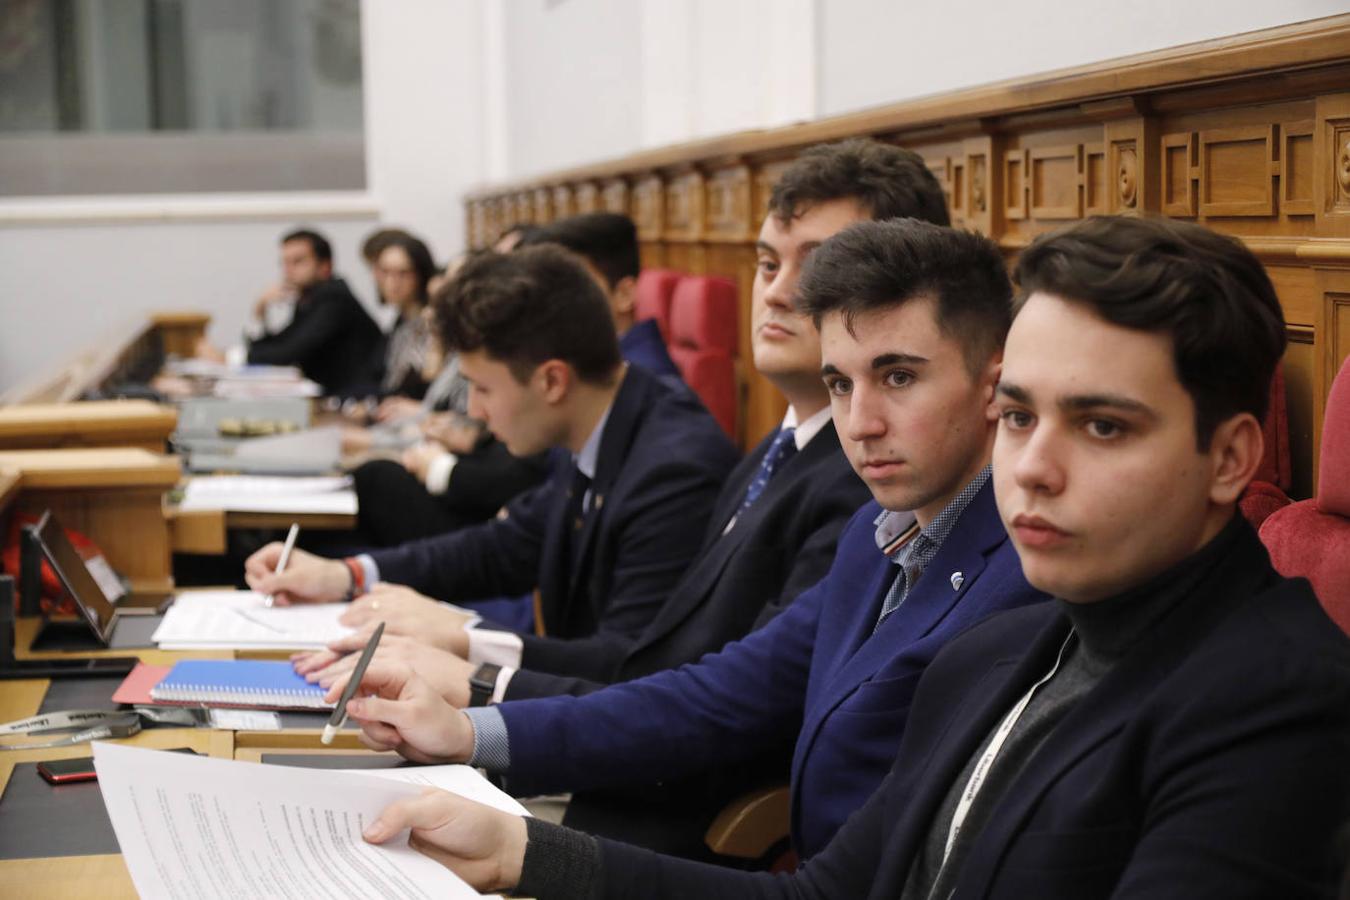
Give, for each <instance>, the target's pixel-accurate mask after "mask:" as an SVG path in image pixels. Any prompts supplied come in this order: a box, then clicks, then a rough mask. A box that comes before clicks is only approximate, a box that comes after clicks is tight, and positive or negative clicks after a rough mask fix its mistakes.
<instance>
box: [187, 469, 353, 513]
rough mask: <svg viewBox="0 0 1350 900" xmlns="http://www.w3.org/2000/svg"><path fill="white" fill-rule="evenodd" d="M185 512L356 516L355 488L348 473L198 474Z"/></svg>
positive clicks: (192, 485) (191, 484)
mask: <svg viewBox="0 0 1350 900" xmlns="http://www.w3.org/2000/svg"><path fill="white" fill-rule="evenodd" d="M178 508H179V509H181V510H184V511H189V512H190V511H193V510H202V509H221V510H225V511H227V512H275V513H296V514H306V513H308V514H330V515H348V516H354V515H356V509H357V505H356V491H355V490H353V489H352V480H351V478H349V477H345V476H314V477H307V476H295V477H280V476H265V475H198V476H195V477H193V478H191V479H190V480H189V481H188V483H187V487H186V488H184V490H183V499H182V501H181V502H180V503H179V504H178Z"/></svg>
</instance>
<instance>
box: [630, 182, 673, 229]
mask: <svg viewBox="0 0 1350 900" xmlns="http://www.w3.org/2000/svg"><path fill="white" fill-rule="evenodd" d="M629 215H631V216H632V217H633V222H634V223H635V224H636V225H637V232H638V237H639V238H641V239H642V240H644V241H655V240H660V239H661V238H662V237H664V236H665V232H664V229H665V219H666V186H665V184H663V183H662V181H661V176H660V175H647V176H645V177H644V178H641V179H639V180H638V182H637V183H636V184H635V185H633V210H632V212H631V213H629Z"/></svg>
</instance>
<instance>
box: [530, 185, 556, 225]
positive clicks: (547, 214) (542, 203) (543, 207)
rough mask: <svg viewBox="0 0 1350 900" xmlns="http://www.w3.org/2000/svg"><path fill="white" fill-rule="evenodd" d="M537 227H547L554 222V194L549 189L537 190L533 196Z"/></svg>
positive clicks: (534, 219) (534, 220)
mask: <svg viewBox="0 0 1350 900" xmlns="http://www.w3.org/2000/svg"><path fill="white" fill-rule="evenodd" d="M531 199H532V203H533V207H534V218H533V219H532V220H531V221H533V222H534V223H535V224H536V225H547V224H548V223H549V222H552V221H553V192H552V191H550V190H549V189H548V188H537V189H536V190H535V191H534V192H533V193H532V195H531Z"/></svg>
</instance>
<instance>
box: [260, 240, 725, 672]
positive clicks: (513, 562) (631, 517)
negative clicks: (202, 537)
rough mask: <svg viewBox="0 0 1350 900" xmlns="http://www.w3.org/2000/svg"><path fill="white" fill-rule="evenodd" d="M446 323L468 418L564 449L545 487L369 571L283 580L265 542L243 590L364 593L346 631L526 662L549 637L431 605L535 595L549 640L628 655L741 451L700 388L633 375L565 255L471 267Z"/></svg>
mask: <svg viewBox="0 0 1350 900" xmlns="http://www.w3.org/2000/svg"><path fill="white" fill-rule="evenodd" d="M437 312H438V315H437V318H438V322H439V324H440V327H441V329H442V337H443V339H444V342H445V344H446V345H447V346H448V347H449V348H450V349H452V350H455V351H456V352H458V353H459V359H460V370H461V372H462V374H463V375H464V376H465V378H467V379H468V381H469V382H470V383H471V388H470V400H469V412H470V414H471V415H472V416H474V417H475V418H478V419H481V420H482V421H484V422H486V424H487V427H488V428H489V429H491V430H492V432H493V434H495V435H496V436H497V437H498V439H500V440H501V441H502V443H504V444H505V445H506V447H507V448H508V449H509V450H510V451H511V452H512V453H515V454H517V455H526V454H531V453H537V452H540V451H542V450H545V449H547V448H550V447H554V448H561V449H560V450H559V451H555V457H556V461H555V467H554V471H553V474H552V475H551V476H550V479H549V480H548V481H547V482H546V483H545V484H544V485H543V486H541V487H540V488H538V489H536V490H534V491H531V492H530V493H528V494H526V495H524V496H522V497H519V498H517V499H516V500H514V501H512V502H511V503H510V504H509V505H508V507H507V515H506V516H504V517H502V518H500V519H497V520H494V521H492V522H487V523H484V524H482V525H479V526H475V527H473V528H468V529H464V530H461V531H458V532H455V533H453V534H449V535H443V536H438V537H433V538H428V539H425V540H422V541H417V542H413V543H410V544H405V545H403V546H401V547H396V548H391V549H387V550H378V551H375V552H372V553H371V554H369V555H367V556H363V557H362V558H360V559H349V560H345V561H343V560H323V559H320V558H318V557H315V556H312V555H310V554H305V553H299V552H297V553H294V554H292V556H291V559H290V563H289V565H288V567H287V569H286V571H285V572H284V573H282V574H280V575H275V574H273V570H274V569H275V563H276V559H277V557H278V556H279V552H280V551H279V545H277V544H272V545H269V546H268V547H265V548H263V549H262V550H260V551H258V553H256V554H254V555H253V556H252V557H250V559H249V560H248V563H247V566H246V576H247V578H248V580H249V582H250V583H251V584H253V585H254V586H255V587H256V588H257V589H259V590H262V591H266V592H268V593H274V594H276V595H277V596H278V598H279V599H281V600H282V601H283V602H288V601H290V602H306V601H331V600H338V599H341V598H343V597H344V596H351V595H353V594H364V596H362V597H361V598H360V599H359V600H357V601H356V602H355V603H353V605H352V608H351V609H350V610H349V611H348V612H347V613H346V615H345V616H344V621H345V622H346V623H347V624H349V625H354V626H361V625H368V626H369V627H368V629H367V630H369V628H373V627H374V626H373V620H376V619H378V620H380V621H383V622H385V623H386V632H387V633H388V634H391V635H410V634H416V635H417V636H418V637H419V638H420V639H422V640H425V641H427V642H429V643H432V644H434V645H437V646H441V647H444V648H445V649H449V650H454V651H458V652H460V653H468V652H469V648H470V647H472V646H475V645H477V644H479V643H480V642H481V643H482V644H483V645H488V646H494V645H503V644H506V645H514V646H516V647H518V648H522V653H523V661H524V663H525V665H529V664H530V661H531V656H532V655H533V654H534V653H536V652H541V653H548V652H549V646H550V645H549V643H548V640H547V639H544V638H539V637H536V636H535V635H532V634H525V635H517V634H513V633H509V632H503V631H494V630H489V629H486V628H466V627H465V626H466V625H469V624H471V617H470V616H468V615H467V614H466V613H464V612H463V611H462V610H457V609H455V608H452V607H449V606H446V605H444V604H440V603H436V602H434V601H433V600H431V599H430V597H428V596H426V595H430V596H433V597H437V598H441V599H445V600H455V601H464V600H473V599H476V598H486V597H497V596H503V595H516V594H520V593H523V592H525V591H528V590H530V589H531V588H533V587H535V586H537V587H538V591H539V598H540V600H539V616H540V618H541V620H542V623H543V625H544V626H545V629H546V631H547V633H548V634H550V635H556V636H558V637H562V638H571V639H582V638H592V639H593V640H592V641H591V644H590V645H589V646H590V652H592V653H593V654H596V655H597V656H601V655H607V656H609V657H611V658H617V657H620V656H622V654H623V653H624V651H625V650H626V648H627V647H628V646H629V645H631V643H632V642H633V641H634V640H636V639H637V637H638V636H639V635H640V634H641V633H642V631H643V629H644V628H646V626H647V625H648V624H649V623H650V622H651V620H652V619H653V617H654V616H655V615H656V614H657V612H658V611H659V610H660V607H661V605H662V603H663V602H664V601H665V598H666V596H667V595H668V593H669V591H670V588H671V586H672V585H673V584H674V583H675V582H676V580H678V578H679V576H680V575H681V574H682V573H683V572H684V570H685V568H686V567H687V565H688V564H689V561H690V559H691V558H692V557H693V556H694V554H695V553H696V552H697V550H698V544H699V534H700V531H701V528H702V526H703V524H704V522H705V521H706V517H707V515H708V512H709V510H710V509H711V506H712V502H713V500H714V499H715V497H716V495H717V492H718V490H719V488H720V487H721V483H722V481H723V480H724V479H725V477H726V474H727V473H728V472H729V471H730V469H731V468H732V466H733V465H734V463H735V460H736V453H735V450H734V448H733V447H732V446H731V444H730V442H729V441H728V440H727V439H726V436H725V435H724V434H723V433H722V431H721V429H720V427H719V426H718V425H717V423H716V422H715V421H714V420H713V418H712V417H711V416H710V415H708V413H707V412H706V411H705V410H704V409H703V407H702V406H701V405H700V404H699V403H698V401H697V399H695V398H694V397H693V396H692V395H691V394H690V393H689V392H688V391H685V390H683V389H677V388H674V387H671V386H669V385H667V384H665V383H663V382H661V381H660V380H658V379H656V378H654V377H652V376H650V375H647V374H646V373H645V372H643V371H642V370H640V369H638V368H637V367H634V366H628V365H627V364H625V363H624V362H623V361H622V359H621V358H620V356H619V350H618V341H617V338H616V336H615V333H614V323H613V321H612V319H611V318H610V314H609V310H608V305H607V303H606V301H605V297H604V295H603V292H602V291H601V289H600V287H599V285H598V284H597V283H596V282H595V280H594V279H593V278H592V277H591V276H590V274H589V273H587V271H586V270H585V268H584V267H583V265H582V263H581V262H580V261H579V260H578V259H577V257H575V256H574V255H572V254H570V253H568V252H567V251H565V250H562V249H561V248H557V247H530V248H525V249H523V250H518V251H516V252H515V253H513V254H511V255H509V256H502V255H496V254H491V255H488V256H484V257H480V258H478V259H475V260H472V261H470V262H469V263H468V264H466V266H465V267H464V269H462V270H461V272H460V273H459V275H458V276H457V277H456V278H455V280H454V281H453V282H452V283H451V284H450V286H449V287H448V288H447V289H446V291H445V292H444V293H442V294H441V295H439V299H438V310H437ZM522 645H523V647H522Z"/></svg>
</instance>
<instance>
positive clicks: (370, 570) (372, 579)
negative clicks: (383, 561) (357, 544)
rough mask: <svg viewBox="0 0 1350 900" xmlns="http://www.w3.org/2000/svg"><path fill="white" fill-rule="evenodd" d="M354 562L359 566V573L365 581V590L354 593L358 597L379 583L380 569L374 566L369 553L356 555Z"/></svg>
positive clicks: (373, 560) (373, 558)
mask: <svg viewBox="0 0 1350 900" xmlns="http://www.w3.org/2000/svg"><path fill="white" fill-rule="evenodd" d="M356 562H357V563H358V564H359V565H360V566H361V571H362V573H364V575H365V579H366V587H365V590H362V591H357V592H356V593H357V595H358V596H359V595H361V594H364V593H365V592H366V591H368V590H370V589H371V588H373V587H374V586H375V585H377V584H379V583H380V567H379V566H378V565H376V564H375V557H373V556H371V555H370V554H369V553H359V554H357V557H356Z"/></svg>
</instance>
